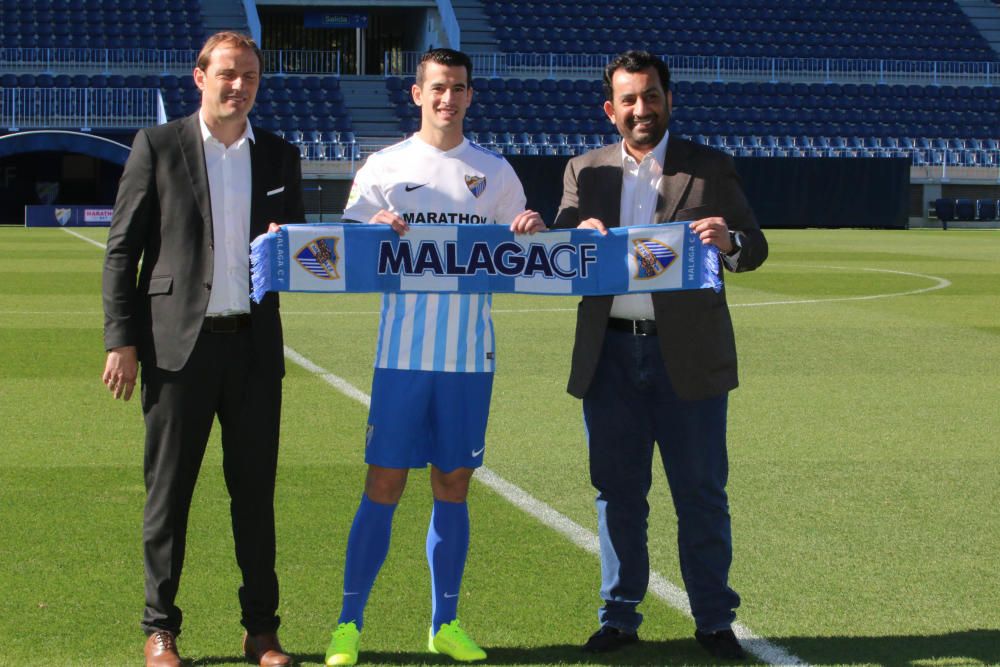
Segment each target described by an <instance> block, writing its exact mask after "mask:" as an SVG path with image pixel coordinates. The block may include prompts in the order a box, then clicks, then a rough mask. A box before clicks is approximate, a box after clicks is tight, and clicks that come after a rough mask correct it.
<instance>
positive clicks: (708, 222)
mask: <svg viewBox="0 0 1000 667" xmlns="http://www.w3.org/2000/svg"><path fill="white" fill-rule="evenodd" d="M691 229H692V230H693V231H694V233H696V234H697V235H698V238H700V239H701V242H702V244H703V245H714V246H715V247H716V248H718V249H719V250H720V251H721V252H722V253H723V254H724V255H728V254H729V253H731V252H732V251H733V242H732V241H731V240H730V238H729V225H727V224H726V221H725V219H724V218H702V219H701V220H695V221H694V222H692V223H691Z"/></svg>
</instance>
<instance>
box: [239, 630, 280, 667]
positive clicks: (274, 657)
mask: <svg viewBox="0 0 1000 667" xmlns="http://www.w3.org/2000/svg"><path fill="white" fill-rule="evenodd" d="M243 655H245V656H246V657H247V660H249V661H250V662H256V663H258V664H259V665H260V667H288V666H289V665H291V664H292V656H290V655H288V654H287V653H285V649H283V648H281V643H280V642H278V635H277V634H276V633H274V632H263V633H261V634H259V635H254V636H252V637H251V636H250V635H249V634H248V633H245V632H244V633H243Z"/></svg>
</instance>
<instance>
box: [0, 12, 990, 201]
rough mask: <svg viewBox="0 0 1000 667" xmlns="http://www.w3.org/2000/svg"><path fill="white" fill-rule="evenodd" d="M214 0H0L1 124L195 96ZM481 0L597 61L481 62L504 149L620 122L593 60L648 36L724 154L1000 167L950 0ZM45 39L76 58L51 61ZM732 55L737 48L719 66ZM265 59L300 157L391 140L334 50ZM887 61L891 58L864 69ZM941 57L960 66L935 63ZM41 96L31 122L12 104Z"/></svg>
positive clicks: (90, 121)
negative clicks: (206, 14)
mask: <svg viewBox="0 0 1000 667" xmlns="http://www.w3.org/2000/svg"><path fill="white" fill-rule="evenodd" d="M213 1H214V0H174V1H167V0H149V1H148V2H140V1H139V0H66V1H65V2H58V1H57V0H0V7H2V11H0V37H2V47H0V93H2V95H0V120H2V123H3V128H6V129H8V131H14V130H16V129H18V128H19V129H27V128H30V127H39V126H44V127H53V128H55V127H64V128H73V127H75V128H78V129H79V128H85V129H87V130H88V131H89V130H100V129H101V128H102V127H104V128H117V129H122V128H129V127H131V128H133V129H134V128H136V127H139V126H141V125H143V124H148V123H149V122H155V121H153V120H151V118H153V117H155V116H156V114H157V103H158V102H159V101H162V112H163V114H164V115H165V117H166V118H167V119H173V118H178V117H180V116H183V115H186V114H188V113H191V112H192V111H193V110H194V109H195V108H196V107H197V105H198V102H199V99H200V97H199V93H198V91H197V90H196V89H195V87H194V85H193V82H192V81H191V78H190V76H189V74H187V71H189V67H190V64H189V63H190V62H191V60H192V59H193V55H192V49H196V48H197V47H199V46H200V43H201V40H202V38H203V36H204V32H205V30H206V25H205V23H204V22H203V11H202V2H205V3H206V4H207V3H210V2H213ZM481 5H482V12H481V13H480V14H479V15H480V16H486V17H487V18H488V19H489V23H490V24H491V26H492V29H493V31H494V33H495V36H496V41H495V42H494V43H497V44H499V46H500V49H501V51H502V52H501V53H494V54H490V53H478V54H475V55H477V56H485V61H487V62H488V61H489V58H490V57H491V56H492V57H493V58H494V60H500V59H506V60H507V61H508V62H518V61H517V58H519V57H522V56H523V62H525V63H529V62H530V63H535V64H536V65H537V63H538V62H544V61H553V62H554V61H555V60H556V59H558V58H565V57H577V56H579V57H580V62H584V63H587V64H586V65H584V66H581V67H577V68H573V67H568V68H565V69H561V70H560V69H555V70H550V71H545V69H544V68H539V67H537V66H535V67H534V69H532V68H531V67H528V68H522V70H523V71H518V69H517V68H516V67H510V68H508V69H507V70H497V71H494V72H489V71H488V70H489V68H488V67H485V68H484V67H480V66H479V65H477V72H476V74H477V78H476V79H475V81H474V82H473V85H474V89H475V94H476V104H474V105H473V107H472V109H471V110H470V114H469V117H468V119H467V128H468V130H469V133H470V138H472V139H473V140H475V141H477V142H478V143H480V144H482V145H484V146H486V147H487V148H490V149H492V150H496V151H498V152H502V153H505V154H513V155H518V154H520V155H573V154H578V153H581V152H583V151H586V150H590V149H592V148H594V147H596V146H601V145H604V144H606V143H609V142H613V141H617V140H618V136H617V134H616V133H615V132H614V128H613V127H612V126H611V125H610V124H609V123H608V121H607V119H606V118H605V117H604V114H603V113H602V110H601V105H602V103H603V91H602V88H601V84H600V81H599V80H598V79H599V72H600V66H601V63H603V62H605V61H606V59H607V58H608V54H612V53H616V52H619V51H621V50H623V49H625V48H632V47H644V48H648V49H650V50H652V51H654V52H657V53H660V54H662V55H665V56H668V57H669V58H670V59H671V64H672V68H673V71H674V80H673V82H672V89H673V94H674V115H673V118H672V120H671V131H672V132H676V133H678V134H680V135H682V136H687V137H689V138H692V139H694V140H696V141H698V142H701V143H704V144H707V145H710V146H714V147H716V148H719V149H721V150H724V151H727V152H729V153H731V154H733V155H736V156H741V157H798V158H808V157H812V158H820V157H844V158H850V157H857V158H865V157H882V158H886V157H895V158H905V159H909V160H910V162H911V164H912V165H913V167H914V168H915V169H921V168H922V169H938V170H939V173H940V178H941V179H942V180H943V181H946V180H947V177H946V174H947V173H949V170H961V169H973V170H975V169H980V170H981V169H984V168H985V169H993V170H1000V145H998V142H1000V76H998V72H1000V56H998V54H997V53H996V52H994V51H993V49H992V48H991V47H990V45H989V43H988V42H987V41H986V39H984V38H983V36H982V35H981V34H980V33H979V32H978V31H977V29H976V28H975V27H974V26H973V25H972V23H971V22H970V20H969V18H968V17H967V16H966V15H965V14H964V13H963V11H962V9H961V8H960V7H959V4H958V3H957V2H954V1H952V0H699V1H695V0H648V2H647V3H644V5H643V12H641V14H637V16H636V17H635V18H633V17H632V14H636V13H635V12H632V11H631V8H632V6H631V5H626V4H625V2H624V0H602V2H601V3H576V2H570V1H569V0H504V1H502V2H500V1H498V2H482V3H481ZM619 10H620V11H619ZM626 39H627V40H628V41H627V42H626V41H624V40H626ZM43 53H46V54H49V55H47V56H46V57H51V54H53V53H58V54H59V55H60V57H63V58H66V59H67V60H68V62H69V63H70V64H68V65H54V64H53V62H51V61H43V57H42V55H41V54H43ZM67 54H68V55H67ZM586 54H591V55H590V56H587V55H586ZM601 54H604V55H601ZM265 55H267V54H265ZM280 55H281V54H279V56H280ZM321 55H322V54H321ZM326 55H329V54H326ZM411 55H418V54H411ZM299 56H301V54H296V57H299ZM284 57H285V58H291V57H292V56H290V55H289V54H287V53H286V54H285V55H284ZM171 58H172V59H174V60H173V61H170V59H171ZM394 58H395V57H394ZM723 59H728V60H727V61H726V62H729V63H734V62H735V63H737V66H736V67H735V68H730V70H729V71H727V72H723V71H722V70H721V69H720V70H716V69H715V68H714V67H713V66H712V65H711V63H713V62H715V61H716V60H718V61H719V62H721V61H722V60H723ZM391 60H394V59H390V58H389V57H388V56H387V58H386V61H385V62H386V64H387V66H388V64H389V63H390V61H391ZM161 61H162V63H161ZM277 62H279V63H280V62H281V59H280V57H279V58H278V59H277ZM285 62H289V61H288V60H286V61H285ZM401 62H403V61H401ZM477 62H483V60H480V61H477ZM744 62H746V63H749V65H748V66H747V68H745V69H740V67H742V65H740V63H744ZM817 62H819V63H825V64H826V66H827V67H828V68H830V67H832V68H834V69H836V72H834V73H833V74H831V73H830V72H829V71H827V72H824V71H823V69H822V68H819V69H817V67H816V63H817ZM268 63H269V65H268V67H269V69H268V71H269V72H271V73H270V74H269V75H268V76H266V77H265V78H264V80H263V83H262V86H261V89H260V91H259V94H258V99H257V104H256V107H255V109H254V112H253V115H252V116H251V119H252V122H253V123H254V124H255V125H256V126H258V127H262V128H266V129H269V130H272V131H274V132H277V133H279V134H281V135H283V136H285V137H286V138H287V139H288V140H290V141H292V142H293V143H295V144H296V145H298V146H299V150H300V152H301V154H302V156H303V157H304V158H306V159H307V160H311V161H321V162H328V161H356V160H359V159H361V158H363V157H364V155H366V154H367V152H368V151H370V150H374V149H376V148H377V147H378V145H379V142H381V143H382V144H384V143H385V141H386V140H390V139H391V137H375V136H372V135H369V134H368V133H367V132H368V128H370V127H371V126H372V119H371V118H369V117H368V116H369V115H371V114H369V113H368V110H369V109H368V108H361V109H359V108H355V110H354V115H352V110H351V108H352V102H353V103H354V104H355V105H356V99H345V98H356V96H357V92H356V91H357V88H352V86H351V84H350V82H349V83H348V84H343V83H342V82H343V81H344V80H346V78H345V79H342V78H341V77H340V76H339V69H338V70H337V73H330V72H331V71H332V70H330V69H319V70H317V69H308V68H301V69H296V68H295V67H292V68H290V69H285V70H282V69H281V67H280V65H279V66H278V67H277V71H279V72H281V73H279V74H274V73H273V72H274V71H275V66H274V63H273V62H272V61H270V60H268ZM768 63H770V66H772V67H774V68H775V69H774V71H773V72H769V71H767V67H768V66H769V65H768ZM802 63H806V64H805V65H802ZM161 64H162V67H161V66H160V65H161ZM412 65H413V63H412V61H407V64H406V65H405V66H403V67H401V68H400V69H399V70H398V71H397V70H392V71H388V72H386V74H387V76H386V77H385V78H384V94H385V96H386V98H387V100H388V105H389V106H388V107H387V108H388V109H389V110H390V112H391V113H392V114H394V115H395V118H396V125H395V129H396V131H397V132H398V134H397V135H396V136H399V135H402V134H405V133H409V132H412V131H414V130H415V129H416V128H417V126H418V123H419V117H418V113H417V109H416V108H415V107H414V106H413V104H412V101H411V99H410V92H409V89H410V86H411V85H412V79H411V78H408V77H409V76H410V75H411V73H412ZM799 66H801V69H800V70H796V69H795V67H799ZM883 66H884V67H890V68H893V71H892V74H891V75H890V76H885V77H881V78H880V79H878V80H875V79H873V78H872V77H871V76H870V75H871V74H872V72H873V71H874V70H878V68H881V67H883ZM779 67H780V68H786V67H791V69H790V70H786V69H782V70H781V71H778V68H779ZM852 68H857V69H858V72H854V69H852ZM938 68H940V70H941V72H945V71H946V70H947V72H950V73H951V78H950V79H948V78H947V77H946V76H944V75H942V77H941V78H938V77H937V72H938ZM484 70H485V73H484ZM911 70H912V76H908V73H909V72H911ZM300 72H302V73H300ZM305 72H326V73H324V74H320V73H315V74H306V73H305ZM930 72H933V77H932V76H931V74H929V73H930ZM991 72H992V74H991ZM399 73H401V74H399ZM852 73H857V74H858V76H856V77H854V78H853V79H852V78H851V75H852ZM866 76H867V78H865V77H866ZM375 85H378V86H381V82H377V83H376V84H375ZM142 91H148V93H147V92H142ZM140 93H141V94H140ZM157 93H158V94H159V97H160V100H159V101H157V100H155V96H156V94H157ZM380 94H381V93H380ZM150 95H152V97H150ZM369 108H370V107H369ZM53 110H55V112H53ZM43 112H44V113H48V115H47V116H45V117H44V118H42V117H41V116H38V115H39V114H42V113H43ZM381 113H384V111H383V112H381ZM33 114H34V115H36V116H38V118H39V119H40V120H38V123H40V125H30V124H25V123H20V124H18V123H17V122H15V121H16V119H18V118H21V119H23V118H25V117H31V116H32V115H33ZM352 116H353V117H352ZM355 118H357V123H355ZM389 118H390V124H389V125H390V126H391V116H390V117H389ZM380 122H382V121H380ZM358 127H361V128H362V133H361V134H362V136H358V132H357V131H356V128H358ZM0 131H2V128H0ZM362 147H364V149H363V150H362ZM927 173H930V172H927ZM934 196H937V195H931V197H934ZM986 201H988V200H986ZM992 201H993V203H994V205H995V203H996V202H995V197H994V198H993V200H992ZM925 203H926V200H925ZM983 206H985V208H983V207H981V206H979V205H978V204H977V203H975V202H974V208H975V209H976V210H975V212H974V214H973V217H974V218H975V219H979V220H986V219H989V218H987V217H986V216H987V215H988V212H989V211H990V210H991V209H990V207H989V204H988V203H987V204H984V205H983ZM925 208H926V206H925ZM983 211H985V212H986V213H984V212H983ZM996 217H997V216H996V213H994V214H993V216H992V218H993V219H995V218H996Z"/></svg>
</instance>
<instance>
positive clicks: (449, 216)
mask: <svg viewBox="0 0 1000 667" xmlns="http://www.w3.org/2000/svg"><path fill="white" fill-rule="evenodd" d="M414 189H416V188H414ZM402 218H403V220H406V224H408V225H413V224H417V225H421V224H429V225H487V224H496V220H490V219H489V218H486V217H484V216H481V215H476V214H475V213H455V212H449V211H441V212H439V213H438V212H435V211H417V212H416V213H403V214H402Z"/></svg>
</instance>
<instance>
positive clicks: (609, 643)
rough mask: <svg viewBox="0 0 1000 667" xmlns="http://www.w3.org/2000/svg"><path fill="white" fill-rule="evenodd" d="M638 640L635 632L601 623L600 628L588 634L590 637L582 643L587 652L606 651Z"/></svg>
mask: <svg viewBox="0 0 1000 667" xmlns="http://www.w3.org/2000/svg"><path fill="white" fill-rule="evenodd" d="M638 641H639V635H638V634H636V633H635V632H628V631H626V630H620V629H619V628H615V627H612V626H610V625H602V626H601V629H600V630H598V631H597V632H595V633H594V634H592V635H590V639H588V640H587V643H586V644H584V645H583V650H584V651H586V652H587V653H607V652H609V651H617V650H618V649H620V648H621V647H623V646H627V645H628V644H635V643H636V642H638Z"/></svg>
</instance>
